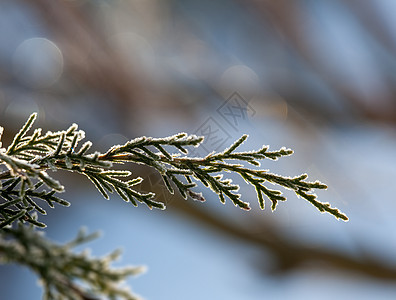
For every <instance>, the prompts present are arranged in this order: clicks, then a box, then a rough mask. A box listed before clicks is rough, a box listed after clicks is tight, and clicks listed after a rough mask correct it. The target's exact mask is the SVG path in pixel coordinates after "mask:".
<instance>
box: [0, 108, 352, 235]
mask: <svg viewBox="0 0 396 300" xmlns="http://www.w3.org/2000/svg"><path fill="white" fill-rule="evenodd" d="M35 118H36V114H32V115H31V116H30V117H29V119H28V121H27V122H26V123H25V125H24V126H23V127H22V129H21V130H20V131H19V132H18V134H17V135H16V136H15V138H14V140H13V142H12V144H11V145H10V146H9V147H8V149H7V150H6V149H4V148H0V165H1V164H4V165H5V166H6V167H7V169H8V170H5V171H3V172H2V173H0V181H1V183H2V188H1V190H0V199H1V201H2V202H1V203H0V226H1V227H4V226H6V225H9V224H12V223H13V222H14V221H16V220H20V221H23V222H29V223H31V224H33V225H36V226H39V227H44V226H45V224H43V223H40V222H39V221H37V220H35V219H34V218H32V217H31V212H32V211H37V212H38V213H40V214H45V213H46V212H45V209H44V208H42V206H41V203H39V200H42V201H44V202H46V203H47V204H48V205H49V206H50V207H53V204H54V203H58V204H61V205H69V203H68V202H67V201H65V200H62V199H60V198H59V197H58V196H56V192H62V191H63V190H64V187H63V186H62V185H61V184H60V182H59V181H57V180H55V179H54V178H52V177H51V176H50V175H48V173H47V170H51V171H56V170H59V169H63V170H67V171H71V172H77V173H80V174H83V175H85V176H87V177H88V178H89V179H90V180H91V181H92V182H93V184H94V185H95V186H96V187H97V189H98V190H99V192H100V193H101V194H102V195H103V197H105V198H106V199H108V198H109V193H113V192H114V191H115V192H116V193H117V194H118V195H119V196H120V197H121V198H122V199H124V200H125V201H127V202H128V201H129V202H131V203H132V204H133V205H135V206H136V205H137V204H138V202H141V203H144V204H146V205H147V206H148V207H149V208H150V209H151V208H159V209H164V208H165V206H164V204H163V203H161V202H157V201H155V194H154V193H151V192H149V193H142V192H139V191H137V190H136V189H134V188H133V187H134V186H135V185H137V184H139V183H140V182H141V180H142V179H141V178H139V177H138V178H134V179H126V178H127V177H130V176H131V172H130V171H127V170H114V169H113V168H112V167H113V164H114V163H117V164H125V163H138V164H144V165H147V166H150V167H152V168H154V169H156V170H157V171H158V172H159V173H160V174H161V176H162V178H163V181H164V184H165V185H166V187H167V188H168V190H169V192H170V193H174V188H176V189H177V190H178V191H179V192H180V194H181V195H182V196H183V198H185V199H187V198H188V197H190V198H191V199H193V200H198V201H205V198H204V197H203V196H202V194H201V193H197V192H195V191H193V190H192V189H193V188H194V187H196V185H197V184H196V181H200V182H202V183H203V184H204V185H205V186H207V187H209V188H210V189H211V190H212V191H213V192H215V193H216V194H217V195H218V197H219V199H220V201H221V202H223V203H224V202H225V201H226V198H228V199H230V200H231V201H232V202H233V203H234V205H235V206H239V207H240V208H242V209H246V210H249V209H250V206H249V203H247V202H245V201H243V200H242V199H241V195H240V194H238V193H237V191H238V190H239V186H238V185H237V184H234V183H232V181H231V180H230V179H227V178H223V174H224V173H225V172H232V173H237V174H239V175H240V176H241V177H242V178H243V179H244V180H245V181H246V182H247V183H248V184H250V185H252V186H253V187H254V188H255V190H256V193H257V197H258V200H259V204H260V207H261V209H264V202H265V200H264V196H265V197H267V198H268V199H269V200H270V201H271V203H272V205H271V208H272V209H273V210H274V209H275V208H276V205H277V204H278V202H279V201H285V200H286V198H285V197H284V196H282V193H281V191H279V190H272V189H269V188H268V187H266V186H265V185H264V184H265V183H266V182H269V183H272V184H276V185H279V186H282V187H284V188H286V189H291V190H293V191H294V192H295V193H296V195H298V196H300V197H302V198H304V199H306V200H307V201H309V202H310V203H312V204H313V205H314V206H315V207H317V208H318V209H319V210H320V211H321V212H328V213H330V214H332V215H334V216H335V217H337V218H340V219H342V220H348V218H347V217H346V216H345V215H344V214H343V213H341V212H340V211H339V210H338V209H335V208H331V207H330V205H329V204H328V203H321V202H319V201H317V200H316V195H315V194H313V193H312V191H313V190H314V189H326V188H327V186H326V185H325V184H323V183H320V182H318V181H315V182H307V181H305V180H306V179H307V177H308V176H307V175H306V174H302V175H300V176H297V177H284V176H279V175H275V174H272V173H270V172H268V170H260V169H259V170H256V169H254V168H249V167H247V166H245V165H244V164H242V163H240V162H246V163H248V164H251V165H253V166H260V161H261V160H264V159H271V160H277V159H278V158H280V157H283V156H287V155H291V154H292V153H293V151H292V150H290V149H285V148H281V149H280V150H278V151H269V150H268V147H267V146H264V147H262V148H261V149H260V150H258V151H248V152H236V150H237V148H238V147H239V146H240V145H241V144H242V143H243V142H244V141H246V139H247V137H248V136H247V135H243V136H242V137H241V138H240V139H238V140H237V141H236V142H235V143H234V144H233V145H231V146H230V147H229V148H228V149H226V150H224V151H223V152H218V153H214V152H213V153H210V154H209V155H207V156H206V157H203V158H199V157H188V156H187V153H188V151H187V149H186V147H188V146H195V147H197V146H199V145H200V143H201V142H202V141H203V137H198V136H195V135H188V134H186V133H179V134H176V135H173V136H170V137H166V138H149V137H140V138H136V139H134V140H131V141H129V142H127V143H126V144H124V145H117V146H113V147H111V148H110V149H109V150H108V151H107V152H106V153H104V154H101V153H98V152H95V153H90V154H89V153H88V151H89V149H90V147H91V145H92V144H91V142H85V143H84V144H83V145H82V146H81V147H80V148H78V147H79V146H78V143H79V142H80V141H81V140H82V139H83V138H84V136H85V134H84V132H83V131H82V130H78V129H77V128H78V127H77V125H76V124H73V125H72V126H70V127H69V128H68V129H67V130H65V131H58V132H47V133H46V134H45V135H42V133H41V129H36V130H34V132H33V134H32V135H28V131H29V130H30V128H31V126H32V124H33V122H34V120H35ZM169 147H170V148H172V147H173V148H176V149H177V150H178V152H179V153H172V152H169V151H168V150H167V148H169ZM234 161H236V163H234ZM34 182H35V183H34ZM171 182H172V183H173V185H174V186H172V184H171ZM42 186H44V187H45V186H46V187H47V188H48V189H49V191H47V190H45V189H44V187H42ZM1 227H0V228H1Z"/></svg>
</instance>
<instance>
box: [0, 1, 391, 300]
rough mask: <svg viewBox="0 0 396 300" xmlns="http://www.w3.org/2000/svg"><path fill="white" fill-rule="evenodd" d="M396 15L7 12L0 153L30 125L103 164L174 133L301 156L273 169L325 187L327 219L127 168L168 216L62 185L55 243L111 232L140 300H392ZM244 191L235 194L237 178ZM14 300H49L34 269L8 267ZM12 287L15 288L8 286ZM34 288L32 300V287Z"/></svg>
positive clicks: (348, 7)
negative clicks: (57, 133) (89, 151)
mask: <svg viewBox="0 0 396 300" xmlns="http://www.w3.org/2000/svg"><path fill="white" fill-rule="evenodd" d="M395 11H396V3H395V2H394V1H392V0H377V1H364V2H362V1H357V0H345V1H341V0H333V1H325V0H323V1H322V0H319V1H314V0H305V1H303V0H298V1H297V0H296V1H286V0H278V1H264V0H263V1H259V0H247V1H237V0H229V1H225V0H219V1H191V0H184V1H181V0H166V1H160V0H145V1H143V0H95V1H93V0H64V1H60V0H58V1H51V0H35V1H27V0H12V1H11V0H2V1H1V2H0V37H1V42H0V125H1V126H3V127H5V132H4V137H3V142H4V143H3V144H5V145H7V144H8V143H9V141H10V140H11V138H12V137H13V135H14V134H15V133H16V132H17V131H18V130H19V128H20V127H21V125H22V124H23V123H24V121H25V120H26V119H27V117H28V116H29V115H30V114H31V113H32V112H38V113H39V119H38V121H37V123H36V126H41V127H43V128H44V129H45V130H53V131H54V130H59V129H64V128H67V127H68V126H69V125H70V124H71V123H77V124H79V126H80V128H81V129H83V130H85V131H86V136H87V139H88V140H91V141H93V142H94V145H95V147H96V148H95V150H98V151H101V152H104V151H106V150H107V148H108V147H110V146H112V145H113V144H120V143H124V142H125V141H127V140H129V139H132V138H135V137H137V136H141V135H146V136H154V137H164V136H167V135H171V134H174V133H177V132H182V131H183V132H188V133H191V134H198V135H204V136H205V137H206V138H207V139H206V141H205V143H204V144H203V147H201V148H200V149H199V150H196V151H195V152H193V153H192V155H205V154H207V153H209V152H211V151H212V150H217V151H218V150H223V149H224V148H226V147H227V146H228V145H230V144H231V143H232V142H233V140H235V139H237V138H239V137H240V136H241V135H242V134H243V133H248V134H249V135H250V138H249V139H248V141H247V142H245V144H244V145H243V147H244V149H258V148H259V147H260V146H261V145H263V144H266V145H270V147H271V149H278V148H280V147H282V146H286V147H290V148H292V149H293V150H295V154H294V155H293V156H291V157H288V158H283V159H282V160H280V161H277V162H264V163H263V164H262V167H263V168H265V169H266V168H268V169H270V170H271V171H272V172H274V173H277V174H282V175H287V176H295V175H299V174H301V173H304V172H307V173H308V174H309V176H310V178H311V179H313V180H314V179H319V180H320V181H322V182H325V183H326V184H328V186H329V189H328V190H327V191H320V192H318V197H319V200H321V201H324V202H330V203H331V204H332V206H335V207H338V208H339V209H341V210H342V211H343V212H345V213H346V214H347V215H348V216H349V218H350V221H349V222H348V223H345V222H342V221H337V220H336V219H335V218H334V217H332V216H331V215H329V214H320V213H319V212H318V211H317V210H316V209H315V208H314V207H313V206H312V205H310V204H309V203H308V202H306V201H305V200H302V199H299V198H297V197H296V196H295V195H293V193H290V192H287V191H286V192H285V193H286V195H287V196H288V201H287V202H286V203H280V204H279V205H278V208H277V210H276V211H275V212H271V211H270V209H269V203H267V204H268V205H267V207H268V208H267V209H266V210H264V211H261V210H260V209H259V207H258V204H257V200H256V198H255V192H254V190H252V189H250V187H247V186H246V185H244V183H243V182H240V181H239V182H240V183H241V185H242V187H241V193H242V194H243V195H244V196H245V200H247V201H249V202H250V203H251V206H252V208H253V209H252V210H251V211H249V212H243V211H241V210H240V209H238V208H235V207H234V206H233V205H232V203H230V202H227V203H226V205H222V204H220V203H219V200H218V199H217V197H216V195H215V194H213V193H212V192H211V191H209V190H205V189H204V188H202V189H203V192H204V195H205V197H206V198H207V199H208V201H207V202H205V203H204V204H202V203H194V202H193V201H185V200H183V199H181V198H180V197H179V196H178V195H175V196H173V195H169V194H168V193H167V192H166V191H165V188H164V187H163V186H162V184H161V180H160V179H159V177H158V175H157V174H155V173H153V172H152V171H151V170H149V169H147V168H142V167H137V166H133V171H134V174H135V175H136V176H138V175H139V176H142V177H144V178H145V179H146V180H145V181H144V183H143V184H142V186H141V189H142V190H146V191H148V190H154V191H155V192H157V194H158V197H159V199H160V200H161V201H165V202H166V203H167V207H168V208H167V210H165V211H150V210H149V209H147V208H146V207H144V206H143V205H141V206H140V207H138V208H134V207H132V206H131V205H130V203H125V202H123V201H122V200H121V199H118V198H117V196H115V195H114V197H112V199H111V200H110V201H105V200H104V199H102V197H101V195H100V194H99V193H98V192H97V191H96V190H95V188H94V187H93V186H92V185H91V184H89V182H88V180H86V179H85V178H81V177H79V176H78V175H73V176H70V174H63V173H59V174H56V175H57V176H58V178H59V179H61V181H63V183H64V185H65V186H66V190H67V192H66V193H65V195H64V197H65V198H66V199H68V200H69V201H71V202H72V206H71V207H69V208H62V207H56V208H55V209H54V210H51V212H50V213H49V215H48V216H44V217H42V220H43V221H45V222H46V223H47V224H48V228H47V229H46V233H47V236H48V237H50V238H51V239H53V240H55V241H58V242H65V241H67V240H69V239H72V238H73V237H74V236H75V234H76V232H77V230H78V229H79V228H80V227H81V226H86V227H87V228H88V229H89V230H90V231H97V230H101V231H102V232H103V237H102V238H101V239H100V240H97V241H95V242H93V243H91V244H90V245H89V247H90V248H91V249H92V253H93V254H94V255H103V254H105V253H107V252H109V251H111V250H113V249H114V248H122V249H123V250H124V252H123V253H124V254H123V259H122V260H121V261H120V262H119V265H120V266H122V265H125V264H133V265H146V266H148V272H147V273H145V274H144V275H141V276H140V277H138V278H134V279H131V280H129V281H128V284H129V285H131V287H132V289H133V290H134V291H135V292H136V293H137V294H139V295H142V296H143V297H144V298H145V299H229V300H232V299H249V300H250V299H252V300H256V299H267V298H268V299H334V298H338V299H353V298H354V299H357V298H358V299H373V298H374V297H375V298H376V299H394V298H395V297H396V284H395V283H396V259H395V250H396V234H395V228H396V219H395V217H394V212H395V210H396V205H395V201H394V197H395V194H396V185H395V178H396V156H395V151H396V150H395V149H396V139H395V138H396V136H395V133H396V131H395V129H396V19H395V17H394V16H395V14H394V12H395ZM236 180H237V179H236ZM0 278H1V279H2V283H1V294H2V296H1V297H2V298H3V297H4V299H27V298H29V299H40V297H41V289H40V287H39V285H38V283H37V279H36V277H35V276H34V274H32V273H31V272H30V271H28V270H25V269H23V268H21V267H19V266H1V268H0ZM11 282H13V283H15V284H9V283H11ZM21 287H23V288H21Z"/></svg>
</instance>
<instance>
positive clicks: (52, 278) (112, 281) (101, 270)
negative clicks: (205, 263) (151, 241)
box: [0, 225, 144, 300]
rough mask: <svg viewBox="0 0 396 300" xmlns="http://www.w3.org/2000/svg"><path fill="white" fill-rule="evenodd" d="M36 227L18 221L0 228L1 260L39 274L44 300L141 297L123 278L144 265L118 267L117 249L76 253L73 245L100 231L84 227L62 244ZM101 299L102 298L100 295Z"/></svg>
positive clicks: (128, 299)
mask: <svg viewBox="0 0 396 300" xmlns="http://www.w3.org/2000/svg"><path fill="white" fill-rule="evenodd" d="M42 233H43V232H39V231H37V230H32V228H30V227H29V226H24V225H18V226H14V228H4V229H3V230H2V231H1V232H0V263H1V264H4V263H18V264H19V265H22V266H26V267H28V268H29V269H31V270H32V271H33V272H35V273H36V274H37V275H38V276H39V277H40V283H41V284H42V286H43V289H44V294H43V299H44V300H52V299H65V300H89V299H91V300H93V299H99V298H97V297H98V296H104V297H106V299H125V300H138V299H140V298H139V297H137V296H135V295H134V294H133V293H132V292H131V291H130V290H129V289H128V288H126V287H123V282H124V281H125V280H126V279H127V278H128V277H130V276H133V275H137V274H139V273H141V272H142V271H143V270H144V269H143V268H142V267H132V266H130V267H123V268H118V269H115V268H113V267H112V266H111V264H112V262H113V261H115V260H116V259H118V257H119V256H120V251H119V250H116V251H114V252H112V253H110V254H108V255H106V256H104V257H98V258H97V257H92V256H91V255H89V252H87V251H84V252H81V253H74V252H73V249H74V248H75V247H77V246H80V245H81V244H85V243H87V242H89V241H91V240H92V239H95V238H96V237H97V236H98V234H96V233H93V234H87V233H86V232H85V230H81V231H80V232H79V234H78V235H77V237H76V238H75V239H73V240H72V241H70V242H68V243H66V244H64V245H59V244H56V243H54V242H51V241H49V240H48V239H47V238H45V236H44V235H43V234H42ZM101 299H102V298H101Z"/></svg>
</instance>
